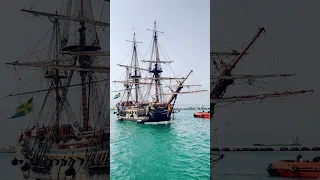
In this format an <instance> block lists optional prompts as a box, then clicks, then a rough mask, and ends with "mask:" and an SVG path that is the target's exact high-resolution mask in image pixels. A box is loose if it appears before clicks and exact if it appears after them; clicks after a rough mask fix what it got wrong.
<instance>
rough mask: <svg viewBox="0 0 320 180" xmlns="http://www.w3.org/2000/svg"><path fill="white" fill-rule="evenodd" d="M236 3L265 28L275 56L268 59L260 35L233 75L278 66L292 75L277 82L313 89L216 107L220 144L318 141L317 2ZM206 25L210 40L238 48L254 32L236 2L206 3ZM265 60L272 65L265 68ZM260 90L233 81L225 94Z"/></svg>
mask: <svg viewBox="0 0 320 180" xmlns="http://www.w3.org/2000/svg"><path fill="white" fill-rule="evenodd" d="M239 1H240V2H241V4H242V5H243V6H244V7H245V8H246V10H247V11H248V12H249V14H250V15H251V16H252V17H253V19H254V20H255V21H256V22H257V23H258V24H259V26H264V27H265V28H266V35H267V42H268V43H269V44H271V47H272V50H273V53H274V55H275V59H273V57H271V60H270V61H269V58H268V51H266V47H267V46H266V45H267V44H266V41H265V36H264V35H262V36H261V37H260V38H259V39H258V41H257V43H256V44H255V45H254V46H253V48H252V49H251V51H250V54H249V55H248V56H247V57H245V58H244V59H243V60H242V61H241V62H240V63H239V66H238V67H237V69H236V71H234V73H239V74H240V73H243V74H258V73H260V74H261V73H269V74H270V73H272V72H273V73H278V72H279V71H278V69H280V72H281V73H294V74H297V75H296V76H294V77H291V78H289V79H288V80H287V81H286V83H285V84H284V83H280V84H279V83H278V84H279V85H283V86H284V85H286V86H287V87H291V88H295V89H314V90H315V93H314V94H313V96H311V97H309V96H308V95H309V94H307V95H304V96H299V97H294V98H291V99H288V98H286V99H285V100H281V99H280V100H272V101H271V102H263V103H261V104H258V103H254V104H249V105H243V104H242V103H236V104H234V105H232V106H230V107H221V108H217V109H216V110H215V113H216V114H215V117H214V118H215V119H214V125H213V126H214V127H215V128H220V130H219V133H218V138H219V145H220V146H232V145H251V144H252V143H288V142H289V140H290V139H291V138H293V137H300V139H301V141H302V143H306V144H310V145H317V144H320V143H319V140H318V139H317V135H318V131H319V128H318V127H319V125H320V122H319V119H320V113H319V92H318V90H319V87H320V83H319V80H318V76H319V75H318V74H317V73H318V72H319V65H320V63H319V60H318V47H319V40H320V35H319V32H320V25H319V23H318V17H319V16H320V14H319V10H318V7H319V6H320V2H319V1H317V0H309V1H301V0H283V1H277V0H269V1H255V0H239ZM210 23H211V41H218V39H217V38H216V37H217V36H218V38H219V39H221V40H223V42H224V43H226V44H228V45H230V46H231V47H233V48H234V49H236V50H239V51H241V50H243V47H244V44H245V43H246V42H247V41H248V40H249V39H250V38H251V37H252V36H254V34H255V33H256V31H257V30H258V27H257V26H256V25H255V23H254V22H253V21H252V20H251V18H250V17H249V16H248V15H247V14H246V12H245V11H244V10H243V8H242V7H241V6H240V5H239V3H238V2H237V1H236V0H215V1H211V22H210ZM211 48H215V50H217V51H218V50H225V49H223V48H221V46H219V45H217V44H214V43H212V44H211ZM269 52H270V51H269ZM270 62H271V67H272V69H271V68H270V66H269V65H270ZM271 70H272V71H271ZM258 85H259V84H258ZM260 85H261V84H260ZM265 87H267V86H265ZM271 87H272V86H269V88H271ZM261 92H264V93H265V91H261V89H260V90H259V89H258V88H255V87H247V86H246V87H244V86H237V85H235V86H234V87H231V88H230V89H229V91H228V94H226V96H231V95H245V94H250V93H251V94H257V93H261ZM308 97H309V98H308ZM303 100H304V101H303ZM257 105H258V106H257ZM226 123H228V125H226ZM213 126H211V127H213ZM212 135H213V133H212ZM211 140H212V143H211V144H212V145H214V146H215V145H216V144H215V143H214V138H213V136H212V137H211Z"/></svg>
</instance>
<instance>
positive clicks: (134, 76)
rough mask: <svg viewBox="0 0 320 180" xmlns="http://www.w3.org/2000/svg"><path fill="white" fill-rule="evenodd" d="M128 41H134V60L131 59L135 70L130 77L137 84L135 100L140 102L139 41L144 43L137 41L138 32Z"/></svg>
mask: <svg viewBox="0 0 320 180" xmlns="http://www.w3.org/2000/svg"><path fill="white" fill-rule="evenodd" d="M127 41H128V42H132V43H133V52H132V61H131V66H132V67H133V68H132V70H133V72H130V75H129V76H130V78H132V79H133V82H134V85H135V98H136V99H135V102H136V103H139V78H141V72H140V69H138V68H139V61H138V54H137V43H142V42H137V41H136V33H133V40H132V41H129V40H127Z"/></svg>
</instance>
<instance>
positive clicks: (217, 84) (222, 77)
mask: <svg viewBox="0 0 320 180" xmlns="http://www.w3.org/2000/svg"><path fill="white" fill-rule="evenodd" d="M263 32H265V29H264V28H263V27H262V28H259V30H258V31H257V33H256V34H255V36H254V37H253V38H252V40H251V41H250V43H249V44H248V45H247V46H246V47H245V49H244V50H243V51H242V52H240V53H239V52H237V51H233V52H211V53H210V56H211V58H212V60H213V65H214V68H215V71H216V72H217V73H216V74H217V75H216V76H215V77H212V78H211V79H213V80H214V81H213V89H212V90H211V93H210V99H211V103H210V104H211V105H210V106H211V107H210V109H211V111H210V112H211V117H213V113H214V108H215V105H216V104H217V103H225V102H237V101H253V100H262V99H266V98H278V97H286V96H293V95H298V94H303V93H308V92H313V91H314V90H300V91H286V92H274V93H267V94H257V95H248V96H233V97H225V98H223V95H224V94H225V92H226V90H227V88H228V86H230V85H231V84H233V83H234V80H235V79H245V78H248V84H249V85H251V84H252V81H253V79H254V78H255V79H256V78H271V77H286V76H292V75H293V74H269V75H268V74H266V75H263V74H261V75H232V74H231V72H232V70H233V69H234V68H235V67H236V65H237V64H238V63H239V61H240V60H241V59H242V58H243V56H244V55H246V54H248V50H249V49H250V47H251V46H252V45H253V44H254V43H255V41H256V40H257V39H258V38H259V36H260V35H261V33H263ZM219 56H235V57H234V58H233V59H232V61H231V62H230V63H229V64H226V63H225V62H223V61H222V60H221V61H220V62H219V61H216V59H214V57H218V58H219Z"/></svg>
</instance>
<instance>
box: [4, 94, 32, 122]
mask: <svg viewBox="0 0 320 180" xmlns="http://www.w3.org/2000/svg"><path fill="white" fill-rule="evenodd" d="M32 101H33V97H32V98H30V99H29V100H28V101H27V102H25V103H23V104H21V105H20V106H19V107H17V108H16V114H15V115H13V116H12V117H11V118H9V119H15V118H19V117H22V116H26V115H28V114H29V113H31V112H32V110H33V107H32Z"/></svg>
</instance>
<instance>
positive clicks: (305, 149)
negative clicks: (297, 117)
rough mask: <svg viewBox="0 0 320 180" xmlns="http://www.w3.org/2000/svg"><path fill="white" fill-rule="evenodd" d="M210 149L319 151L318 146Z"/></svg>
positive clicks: (215, 149)
mask: <svg viewBox="0 0 320 180" xmlns="http://www.w3.org/2000/svg"><path fill="white" fill-rule="evenodd" d="M211 151H228V152H242V151H320V147H305V146H302V147H237V148H230V147H224V148H211Z"/></svg>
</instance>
